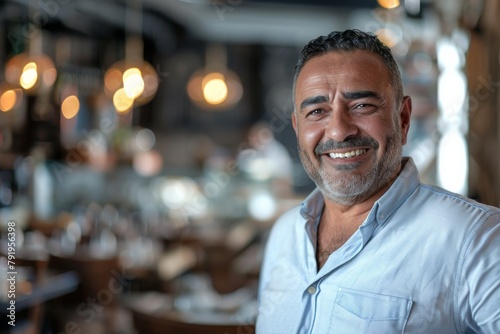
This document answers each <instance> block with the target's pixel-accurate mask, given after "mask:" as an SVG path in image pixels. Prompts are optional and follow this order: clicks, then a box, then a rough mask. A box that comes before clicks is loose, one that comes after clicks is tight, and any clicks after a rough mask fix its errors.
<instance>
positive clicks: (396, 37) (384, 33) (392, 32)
mask: <svg viewBox="0 0 500 334" xmlns="http://www.w3.org/2000/svg"><path fill="white" fill-rule="evenodd" d="M400 30H401V29H398V28H397V27H386V28H381V29H378V30H377V31H376V32H375V35H377V37H378V39H380V41H381V42H382V43H384V44H385V45H387V47H389V48H393V47H394V46H396V44H398V43H399V42H400V41H401V39H402V37H403V36H402V32H401V31H400Z"/></svg>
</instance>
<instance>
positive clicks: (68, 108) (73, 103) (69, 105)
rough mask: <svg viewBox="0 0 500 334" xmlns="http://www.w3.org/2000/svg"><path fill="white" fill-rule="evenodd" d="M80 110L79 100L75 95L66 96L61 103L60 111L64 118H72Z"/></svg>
mask: <svg viewBox="0 0 500 334" xmlns="http://www.w3.org/2000/svg"><path fill="white" fill-rule="evenodd" d="M79 110H80V101H79V100H78V97H76V96H75V95H71V96H68V97H67V98H65V99H64V101H63V103H62V104H61V113H62V115H63V116H64V118H66V119H72V118H73V117H75V116H76V115H77V114H78V111H79Z"/></svg>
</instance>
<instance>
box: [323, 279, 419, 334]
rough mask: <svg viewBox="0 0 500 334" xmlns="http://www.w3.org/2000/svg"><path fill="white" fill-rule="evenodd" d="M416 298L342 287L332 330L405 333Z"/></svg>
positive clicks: (345, 333)
mask: <svg viewBox="0 0 500 334" xmlns="http://www.w3.org/2000/svg"><path fill="white" fill-rule="evenodd" d="M412 304H413V301H412V300H410V299H405V298H401V297H394V296H389V295H382V294H377V293H373V292H366V291H360V290H353V289H348V288H340V289H339V291H338V293H337V298H336V299H335V305H334V308H333V314H332V320H331V325H330V331H329V332H330V333H342V334H350V333H353V334H354V333H356V334H361V333H366V334H379V333H384V334H396V333H403V332H404V329H405V326H406V322H407V320H408V316H409V314H410V310H411V307H412Z"/></svg>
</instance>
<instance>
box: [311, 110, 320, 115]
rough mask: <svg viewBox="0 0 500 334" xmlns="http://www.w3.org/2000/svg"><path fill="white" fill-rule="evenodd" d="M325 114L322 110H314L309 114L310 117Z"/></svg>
mask: <svg viewBox="0 0 500 334" xmlns="http://www.w3.org/2000/svg"><path fill="white" fill-rule="evenodd" d="M322 112H323V110H321V109H314V110H311V111H310V112H309V115H319V114H321V113H322Z"/></svg>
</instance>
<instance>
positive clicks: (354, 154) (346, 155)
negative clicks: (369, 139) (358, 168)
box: [329, 148, 367, 159]
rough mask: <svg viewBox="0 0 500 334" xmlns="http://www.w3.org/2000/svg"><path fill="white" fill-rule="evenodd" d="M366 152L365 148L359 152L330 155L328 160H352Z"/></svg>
mask: <svg viewBox="0 0 500 334" xmlns="http://www.w3.org/2000/svg"><path fill="white" fill-rule="evenodd" d="M366 151H367V149H366V148H363V149H361V150H353V151H351V152H345V153H330V154H329V156H330V158H334V159H337V158H352V157H355V156H358V155H361V154H363V153H365V152H366Z"/></svg>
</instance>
